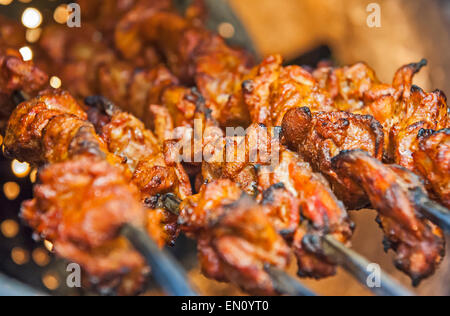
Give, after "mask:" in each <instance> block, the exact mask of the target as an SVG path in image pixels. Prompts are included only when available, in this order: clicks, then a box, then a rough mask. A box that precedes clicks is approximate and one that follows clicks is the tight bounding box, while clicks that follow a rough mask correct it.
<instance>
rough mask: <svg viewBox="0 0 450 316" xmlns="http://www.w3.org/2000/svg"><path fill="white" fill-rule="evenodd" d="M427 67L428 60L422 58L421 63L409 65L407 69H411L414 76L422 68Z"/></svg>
mask: <svg viewBox="0 0 450 316" xmlns="http://www.w3.org/2000/svg"><path fill="white" fill-rule="evenodd" d="M427 65H428V60H427V59H425V58H422V60H421V61H419V62H418V63H411V64H409V65H408V67H411V68H412V69H413V71H414V74H416V73H418V72H419V71H420V70H421V69H422V68H423V67H425V66H427Z"/></svg>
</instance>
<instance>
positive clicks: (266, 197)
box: [261, 182, 285, 205]
mask: <svg viewBox="0 0 450 316" xmlns="http://www.w3.org/2000/svg"><path fill="white" fill-rule="evenodd" d="M283 189H285V185H284V183H282V182H279V183H276V184H274V185H272V186H270V187H269V188H268V189H267V190H265V191H264V192H263V194H262V196H263V199H262V201H261V204H262V205H267V204H270V203H272V202H273V198H274V197H273V194H274V193H275V191H277V190H283Z"/></svg>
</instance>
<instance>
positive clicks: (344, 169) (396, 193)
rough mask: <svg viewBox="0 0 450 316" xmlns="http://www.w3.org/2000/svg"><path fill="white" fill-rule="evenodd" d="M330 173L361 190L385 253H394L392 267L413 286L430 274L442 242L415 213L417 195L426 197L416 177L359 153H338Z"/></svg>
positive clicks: (442, 249) (439, 257) (438, 260)
mask: <svg viewBox="0 0 450 316" xmlns="http://www.w3.org/2000/svg"><path fill="white" fill-rule="evenodd" d="M332 169H333V170H334V171H335V172H336V173H337V174H338V175H339V177H340V178H341V179H343V180H345V181H348V182H353V183H356V184H358V185H360V186H361V187H362V188H363V189H364V191H365V192H366V194H367V195H368V197H369V199H370V201H371V204H372V206H373V207H374V208H375V209H376V210H378V212H379V224H380V226H381V227H382V228H383V231H384V232H385V236H386V237H385V247H386V250H388V249H390V248H392V249H393V250H394V251H395V252H396V259H395V263H396V266H397V267H398V268H399V269H400V270H402V271H404V272H405V273H407V274H408V275H409V276H410V277H411V279H412V281H413V284H414V285H418V284H419V283H420V281H421V280H422V279H423V278H425V277H427V276H429V275H431V274H433V273H434V271H435V269H436V267H437V266H438V265H439V264H440V263H441V261H442V259H443V255H444V253H445V246H444V245H445V239H444V236H443V233H442V231H441V229H439V228H438V227H437V226H436V225H434V224H432V223H431V222H430V221H429V220H427V219H425V218H424V217H423V216H421V215H420V213H419V212H420V210H421V207H420V206H418V203H420V202H421V201H420V199H419V201H417V200H416V198H417V197H418V193H419V196H422V197H424V196H426V194H425V189H424V187H423V185H422V183H421V182H420V179H419V177H418V176H416V175H415V174H413V173H411V172H410V171H408V170H407V169H405V168H402V167H400V166H396V165H391V166H387V165H383V164H382V163H381V162H380V161H378V160H377V159H374V158H373V157H371V156H370V155H369V154H367V153H366V152H363V151H360V150H353V151H343V152H341V153H340V154H339V155H338V156H336V157H334V158H333V160H332ZM374 178H376V179H377V181H373V179H374Z"/></svg>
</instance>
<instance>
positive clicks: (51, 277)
mask: <svg viewBox="0 0 450 316" xmlns="http://www.w3.org/2000/svg"><path fill="white" fill-rule="evenodd" d="M42 283H43V284H44V285H45V287H46V288H47V289H49V290H50V291H54V290H56V289H57V288H58V287H59V278H58V275H57V274H56V273H53V272H49V273H47V274H45V275H44V276H43V277H42Z"/></svg>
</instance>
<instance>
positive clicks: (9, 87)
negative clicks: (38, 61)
mask: <svg viewBox="0 0 450 316" xmlns="http://www.w3.org/2000/svg"><path fill="white" fill-rule="evenodd" d="M0 47H4V46H0ZM0 70H1V71H0V104H1V108H0V132H2V133H4V131H5V129H6V123H7V121H8V118H9V116H10V114H11V112H12V110H13V109H14V107H15V104H14V102H13V97H14V94H15V93H16V91H19V90H20V91H22V92H23V93H26V94H28V95H30V96H35V95H36V94H37V93H38V92H39V91H40V90H42V89H43V88H44V87H46V86H47V83H48V77H47V75H46V74H45V73H43V72H42V71H41V70H39V69H38V68H36V67H35V66H34V65H33V63H32V62H31V61H30V62H23V61H22V57H21V55H20V54H19V53H18V52H17V51H15V50H12V49H10V50H8V51H5V52H3V53H2V52H1V51H0Z"/></svg>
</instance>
